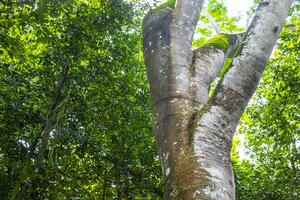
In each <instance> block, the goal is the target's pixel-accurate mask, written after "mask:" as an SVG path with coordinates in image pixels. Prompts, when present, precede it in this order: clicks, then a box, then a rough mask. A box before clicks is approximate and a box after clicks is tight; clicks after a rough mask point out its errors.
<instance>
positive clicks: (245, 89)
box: [214, 0, 293, 118]
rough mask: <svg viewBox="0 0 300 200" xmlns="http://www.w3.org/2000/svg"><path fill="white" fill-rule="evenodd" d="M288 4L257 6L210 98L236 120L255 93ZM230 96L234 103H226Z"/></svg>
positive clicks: (286, 1) (286, 0)
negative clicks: (241, 42) (232, 113)
mask: <svg viewBox="0 0 300 200" xmlns="http://www.w3.org/2000/svg"><path fill="white" fill-rule="evenodd" d="M292 3H293V0H284V1H282V0H270V1H265V2H263V3H261V4H260V5H259V6H258V8H257V10H256V13H255V16H254V18H253V21H252V23H251V25H250V26H249V28H248V30H247V33H246V38H245V41H244V42H243V46H242V48H241V51H240V54H239V56H237V58H235V59H234V61H233V64H232V67H231V68H230V69H229V71H228V72H227V73H226V74H225V76H224V79H223V81H222V83H221V84H220V86H219V87H218V92H216V94H215V95H214V99H215V100H214V102H215V103H216V104H217V105H220V106H222V107H223V108H224V109H225V110H228V108H229V107H230V109H229V110H232V111H234V112H236V115H237V116H238V118H239V117H240V116H241V114H242V112H243V111H244V109H245V107H246V105H247V103H248V101H249V100H250V98H251V96H252V95H253V93H254V91H255V90H256V87H257V84H258V82H259V80H260V77H261V74H262V72H263V71H264V69H265V66H266V64H267V62H268V60H269V57H270V55H271V53H272V50H273V48H274V45H275V44H276V41H277V39H278V37H279V33H280V30H281V29H282V27H283V23H284V20H285V18H286V17H287V14H288V10H289V8H290V6H291V4H292ZM225 91H228V92H229V91H230V92H229V93H227V92H225ZM228 95H230V96H228ZM232 95H233V96H235V98H234V101H235V103H233V102H231V101H230V100H229V99H231V97H233V96H232ZM221 97H222V99H220V98H221ZM224 99H227V100H224ZM221 100H222V101H221Z"/></svg>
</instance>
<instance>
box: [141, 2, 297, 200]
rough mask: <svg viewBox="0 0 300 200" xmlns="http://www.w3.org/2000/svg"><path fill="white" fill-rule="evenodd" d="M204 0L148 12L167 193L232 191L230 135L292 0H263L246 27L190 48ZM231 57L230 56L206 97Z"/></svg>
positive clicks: (196, 195)
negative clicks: (214, 86)
mask: <svg viewBox="0 0 300 200" xmlns="http://www.w3.org/2000/svg"><path fill="white" fill-rule="evenodd" d="M203 2H204V1H203V0H177V1H176V3H175V6H174V9H172V8H170V7H168V6H166V7H162V9H161V10H158V11H157V10H156V11H155V12H154V11H153V12H152V11H150V12H149V13H148V14H147V15H146V16H145V18H144V20H143V43H144V59H145V64H146V67H147V75H148V80H149V83H150V90H151V100H152V115H153V129H154V134H155V138H156V143H157V150H158V154H159V156H160V161H161V165H162V172H163V176H164V180H165V187H164V197H165V199H204V200H233V199H235V189H234V180H233V173H232V167H231V161H230V149H231V144H232V138H233V135H234V132H235V129H236V126H237V124H238V121H239V119H240V117H241V115H242V113H243V112H244V110H245V107H246V105H247V103H248V101H249V99H250V98H251V96H252V95H253V93H254V91H255V89H256V87H257V84H258V82H259V80H260V77H261V74H262V72H263V71H264V68H265V66H266V64H267V62H268V59H269V57H270V55H271V52H272V50H273V47H274V45H275V43H276V40H277V39H278V36H279V33H280V30H281V28H282V26H283V23H284V20H285V18H286V17H287V14H288V10H289V8H290V6H291V4H292V2H293V1H292V0H269V1H264V2H263V3H260V5H259V6H258V8H257V10H256V14H255V16H254V18H253V21H252V23H251V25H250V26H249V28H248V30H247V31H246V33H243V34H236V35H229V34H218V35H216V36H215V37H213V38H212V39H210V40H209V41H207V42H206V43H205V44H204V45H203V46H202V47H199V48H198V49H196V50H194V51H192V48H191V43H192V39H193V34H194V30H195V27H196V24H197V21H198V18H199V14H200V11H201V9H202V6H203ZM228 57H231V58H233V62H232V64H231V65H230V67H229V69H228V70H227V72H226V73H225V74H224V75H223V77H222V78H221V80H220V81H219V83H218V86H217V88H216V89H215V91H214V93H213V95H212V96H211V97H209V95H208V94H209V90H210V86H211V84H212V82H213V80H214V79H215V78H216V77H217V76H218V74H219V72H220V71H221V69H222V67H223V64H224V61H225V59H226V58H228Z"/></svg>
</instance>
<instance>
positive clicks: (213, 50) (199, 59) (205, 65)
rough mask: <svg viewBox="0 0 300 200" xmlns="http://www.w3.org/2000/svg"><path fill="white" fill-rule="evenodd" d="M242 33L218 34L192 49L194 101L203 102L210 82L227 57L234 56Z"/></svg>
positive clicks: (205, 100) (206, 97) (239, 44)
mask: <svg viewBox="0 0 300 200" xmlns="http://www.w3.org/2000/svg"><path fill="white" fill-rule="evenodd" d="M243 35H244V33H240V34H219V35H216V36H214V37H212V38H211V39H210V40H208V41H207V42H206V43H205V44H204V45H203V46H202V47H200V48H198V49H196V50H195V51H194V58H193V64H192V66H191V74H192V80H191V87H192V92H193V96H194V98H195V99H196V101H198V102H200V103H201V104H205V103H206V102H207V101H208V93H209V89H210V85H211V83H212V82H213V81H214V80H215V78H216V77H217V76H218V74H219V72H220V71H221V70H222V67H223V64H224V62H225V60H226V58H227V57H230V58H231V57H234V55H235V53H236V52H237V51H238V49H239V47H240V46H241V42H242V38H243Z"/></svg>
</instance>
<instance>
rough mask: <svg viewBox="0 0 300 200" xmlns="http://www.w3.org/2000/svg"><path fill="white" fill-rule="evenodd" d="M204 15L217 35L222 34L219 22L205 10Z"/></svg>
mask: <svg viewBox="0 0 300 200" xmlns="http://www.w3.org/2000/svg"><path fill="white" fill-rule="evenodd" d="M203 14H204V15H205V16H206V18H207V19H208V21H209V23H210V24H211V25H212V27H213V29H214V30H215V31H216V33H217V34H219V33H221V28H220V26H219V24H218V23H217V21H216V20H215V19H214V18H213V17H212V16H211V15H210V14H209V12H208V11H207V10H206V9H205V8H204V9H203Z"/></svg>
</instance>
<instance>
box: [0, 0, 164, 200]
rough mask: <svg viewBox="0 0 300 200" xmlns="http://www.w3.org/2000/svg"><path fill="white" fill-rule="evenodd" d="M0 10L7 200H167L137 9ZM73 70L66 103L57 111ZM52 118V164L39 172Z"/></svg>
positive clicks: (84, 4) (1, 137)
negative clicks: (61, 81)
mask: <svg viewBox="0 0 300 200" xmlns="http://www.w3.org/2000/svg"><path fill="white" fill-rule="evenodd" d="M0 9H1V13H2V14H1V16H0V22H1V27H0V38H1V43H0V53H1V55H0V65H1V68H0V75H1V78H0V85H1V90H0V132H1V134H0V171H1V172H0V188H1V190H0V199H7V198H8V196H9V197H10V198H12V199H65V198H67V199H71V198H80V199H101V198H106V199H111V198H117V197H119V198H132V197H140V198H150V196H151V198H159V197H160V196H161V179H160V166H159V161H158V158H157V157H156V152H155V146H154V138H153V136H152V133H151V125H150V123H151V122H150V112H149V100H148V99H149V97H148V85H147V84H146V80H145V71H144V66H143V64H142V55H141V52H140V41H141V40H140V34H139V29H140V21H139V18H140V16H138V15H139V13H138V12H134V10H133V5H131V4H129V3H126V2H123V1H121V0H116V1H78V2H74V1H54V0H53V1H10V2H9V3H5V2H3V1H1V3H0ZM66 64H67V65H68V66H69V68H70V70H69V73H68V76H67V80H66V82H65V84H64V86H63V90H62V97H61V98H62V99H61V102H60V103H59V106H58V107H57V109H56V110H55V111H51V105H52V103H53V99H54V92H55V90H56V87H57V84H58V80H59V76H60V73H61V69H62V66H64V65H66ZM52 112H56V114H55V116H56V117H55V119H54V122H53V123H52V127H51V130H52V131H51V132H50V139H49V142H48V145H47V149H46V151H45V156H44V167H43V168H42V169H41V170H40V171H39V172H36V171H35V159H36V156H37V151H38V149H39V144H40V141H41V134H42V132H43V128H44V127H45V123H46V121H47V119H49V117H50V116H52V114H51V113H52Z"/></svg>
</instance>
